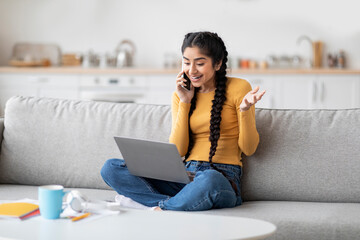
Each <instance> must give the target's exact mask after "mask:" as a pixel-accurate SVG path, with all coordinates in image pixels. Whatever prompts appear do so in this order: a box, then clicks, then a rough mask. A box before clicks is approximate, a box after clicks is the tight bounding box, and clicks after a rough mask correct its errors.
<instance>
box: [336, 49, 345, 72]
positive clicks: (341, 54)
mask: <svg viewBox="0 0 360 240" xmlns="http://www.w3.org/2000/svg"><path fill="white" fill-rule="evenodd" d="M345 62H346V61H345V52H344V50H340V51H339V54H338V55H337V67H338V68H345Z"/></svg>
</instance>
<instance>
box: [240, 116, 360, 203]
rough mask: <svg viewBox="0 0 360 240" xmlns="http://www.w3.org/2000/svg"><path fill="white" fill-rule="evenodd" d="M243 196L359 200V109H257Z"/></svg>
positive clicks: (341, 200)
mask: <svg viewBox="0 0 360 240" xmlns="http://www.w3.org/2000/svg"><path fill="white" fill-rule="evenodd" d="M256 124H257V129H258V131H259V134H260V143H259V146H258V149H257V150H256V152H255V154H254V155H253V156H251V157H245V159H244V175H243V178H242V184H243V189H242V190H243V198H244V200H245V201H251V200H291V201H325V202H327V201H331V202H360V187H359V186H360V177H359V176H360V150H359V146H360V137H359V136H360V109H349V110H270V109H257V112H256Z"/></svg>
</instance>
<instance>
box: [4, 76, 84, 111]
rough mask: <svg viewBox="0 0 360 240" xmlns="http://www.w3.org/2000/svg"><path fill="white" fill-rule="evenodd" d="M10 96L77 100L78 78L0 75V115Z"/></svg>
mask: <svg viewBox="0 0 360 240" xmlns="http://www.w3.org/2000/svg"><path fill="white" fill-rule="evenodd" d="M12 96H34V97H53V98H64V99H76V98H78V76H77V75H68V74H54V75H48V74H36V75H35V74H1V75H0V115H1V116H3V114H4V108H5V104H6V102H7V100H8V99H9V98H11V97H12Z"/></svg>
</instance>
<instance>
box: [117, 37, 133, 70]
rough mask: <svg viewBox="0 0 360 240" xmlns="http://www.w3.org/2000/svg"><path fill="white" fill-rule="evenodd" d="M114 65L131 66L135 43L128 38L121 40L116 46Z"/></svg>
mask: <svg viewBox="0 0 360 240" xmlns="http://www.w3.org/2000/svg"><path fill="white" fill-rule="evenodd" d="M115 52H116V56H117V58H116V66H117V67H132V66H133V64H134V63H133V62H134V55H135V45H134V43H133V42H132V41H130V40H127V39H125V40H122V41H121V42H120V43H119V44H118V45H117V47H116V50H115Z"/></svg>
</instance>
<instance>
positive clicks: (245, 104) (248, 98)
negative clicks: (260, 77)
mask: <svg viewBox="0 0 360 240" xmlns="http://www.w3.org/2000/svg"><path fill="white" fill-rule="evenodd" d="M259 89H260V87H259V86H257V87H255V88H254V89H253V90H251V91H250V92H248V93H247V94H246V95H245V97H244V98H243V100H242V102H241V103H240V112H244V111H247V110H249V108H250V107H251V106H252V105H254V104H255V103H257V102H258V101H259V100H260V99H261V98H262V96H264V94H265V90H264V91H262V92H260V93H258V91H259Z"/></svg>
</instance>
